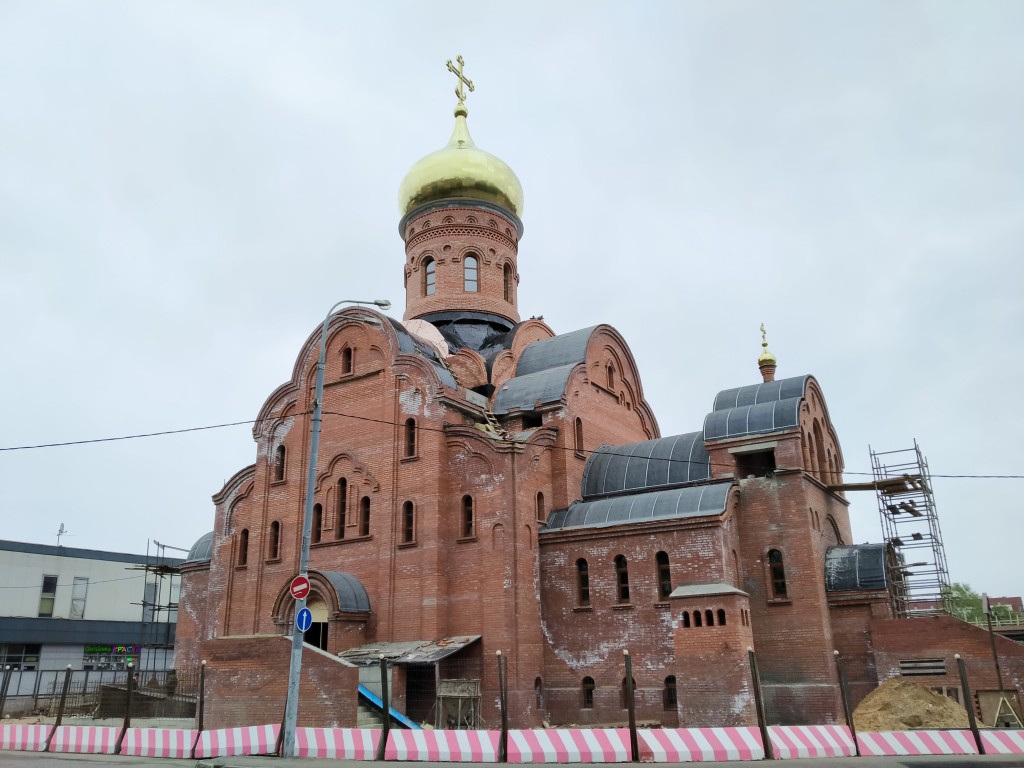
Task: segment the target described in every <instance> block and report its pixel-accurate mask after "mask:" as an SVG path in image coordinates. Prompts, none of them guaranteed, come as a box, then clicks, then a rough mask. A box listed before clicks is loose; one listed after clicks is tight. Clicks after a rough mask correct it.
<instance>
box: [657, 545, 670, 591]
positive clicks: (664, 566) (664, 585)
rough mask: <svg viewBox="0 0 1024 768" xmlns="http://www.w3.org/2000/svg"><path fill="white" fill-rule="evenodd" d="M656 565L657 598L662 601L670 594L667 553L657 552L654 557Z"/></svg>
mask: <svg viewBox="0 0 1024 768" xmlns="http://www.w3.org/2000/svg"><path fill="white" fill-rule="evenodd" d="M654 560H655V562H656V563H657V565H658V597H660V598H661V599H662V600H665V599H667V598H668V596H669V595H671V594H672V572H671V570H670V569H669V566H668V553H666V552H659V553H658V554H656V555H655V556H654Z"/></svg>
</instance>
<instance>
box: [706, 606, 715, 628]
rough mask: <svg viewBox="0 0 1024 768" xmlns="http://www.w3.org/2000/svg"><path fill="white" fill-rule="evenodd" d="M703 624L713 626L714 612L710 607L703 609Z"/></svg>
mask: <svg viewBox="0 0 1024 768" xmlns="http://www.w3.org/2000/svg"><path fill="white" fill-rule="evenodd" d="M704 624H705V626H708V627H713V626H715V613H714V611H712V610H711V609H710V608H708V609H707V610H706V611H704Z"/></svg>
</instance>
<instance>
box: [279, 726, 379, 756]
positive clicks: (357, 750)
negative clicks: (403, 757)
mask: <svg viewBox="0 0 1024 768" xmlns="http://www.w3.org/2000/svg"><path fill="white" fill-rule="evenodd" d="M378 741H380V730H379V729H374V730H371V729H369V728H296V729H295V754H296V756H297V757H318V758H334V759H340V760H373V759H374V758H375V757H376V755H377V742H378Z"/></svg>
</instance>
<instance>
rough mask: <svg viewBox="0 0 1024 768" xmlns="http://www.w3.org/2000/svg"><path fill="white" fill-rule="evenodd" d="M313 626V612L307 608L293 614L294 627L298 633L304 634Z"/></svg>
mask: <svg viewBox="0 0 1024 768" xmlns="http://www.w3.org/2000/svg"><path fill="white" fill-rule="evenodd" d="M311 626H313V612H312V611H311V610H309V608H303V609H302V610H301V611H299V612H298V613H297V614H295V627H296V628H297V629H298V630H299V632H305V631H306V630H307V629H309V628H310V627H311Z"/></svg>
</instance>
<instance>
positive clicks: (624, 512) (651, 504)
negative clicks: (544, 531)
mask: <svg viewBox="0 0 1024 768" xmlns="http://www.w3.org/2000/svg"><path fill="white" fill-rule="evenodd" d="M730 488H732V481H729V482H725V483H715V484H713V485H694V486H688V487H686V488H670V489H668V490H665V491H650V492H648V493H638V494H631V495H629V496H616V497H613V498H607V499H598V500H596V501H577V502H574V503H573V504H572V505H570V506H569V508H568V509H561V510H557V511H555V512H552V513H551V516H550V517H549V518H548V524H547V528H548V530H557V529H563V528H605V527H608V526H612V525H623V524H625V523H638V522H647V521H649V520H671V519H679V518H685V517H701V516H703V515H718V514H721V513H722V512H724V511H725V504H726V499H727V498H728V496H729V489H730Z"/></svg>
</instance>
